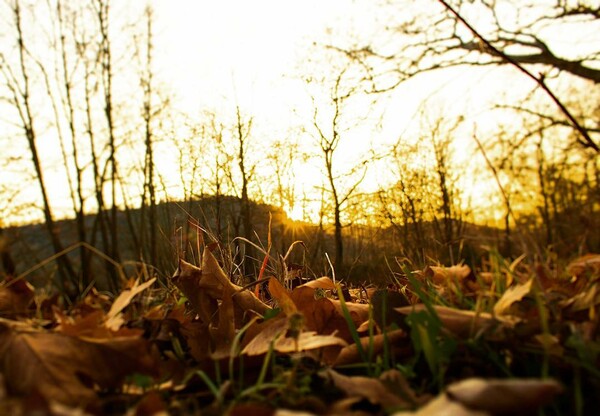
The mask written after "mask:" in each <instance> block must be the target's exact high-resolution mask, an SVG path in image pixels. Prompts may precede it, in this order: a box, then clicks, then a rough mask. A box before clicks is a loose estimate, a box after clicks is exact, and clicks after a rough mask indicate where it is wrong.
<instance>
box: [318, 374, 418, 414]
mask: <svg viewBox="0 0 600 416" xmlns="http://www.w3.org/2000/svg"><path fill="white" fill-rule="evenodd" d="M322 374H323V377H325V378H326V379H328V380H330V381H331V382H332V383H333V384H334V385H335V387H337V388H338V389H340V390H341V391H343V392H344V393H346V395H348V396H350V397H362V398H365V399H367V400H368V401H369V402H371V403H372V404H375V405H380V406H382V407H383V408H391V407H399V406H412V405H413V403H410V402H409V401H406V400H404V399H402V398H401V397H400V396H398V395H396V394H395V393H394V392H393V391H391V390H390V389H388V388H387V386H386V385H385V384H384V383H382V382H381V380H378V379H375V378H370V377H364V376H345V375H342V374H340V373H338V372H336V371H334V370H332V369H326V370H324V371H323V373H322Z"/></svg>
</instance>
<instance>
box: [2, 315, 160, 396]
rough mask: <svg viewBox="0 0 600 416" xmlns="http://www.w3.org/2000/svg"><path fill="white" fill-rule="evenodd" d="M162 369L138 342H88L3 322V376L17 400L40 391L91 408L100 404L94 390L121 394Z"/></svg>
mask: <svg viewBox="0 0 600 416" xmlns="http://www.w3.org/2000/svg"><path fill="white" fill-rule="evenodd" d="M157 368H158V367H157V362H156V360H155V359H154V357H153V355H152V354H151V351H150V348H149V344H148V343H147V342H146V341H145V340H144V339H141V338H138V337H120V338H112V339H107V340H99V339H87V338H79V337H71V336H67V335H63V334H59V333H52V332H45V331H36V330H34V329H32V328H27V327H24V326H23V325H13V324H10V323H7V322H5V321H2V322H0V372H1V373H2V374H3V375H4V377H5V382H6V385H7V388H8V390H10V391H11V392H12V393H13V394H18V395H29V394H32V393H33V392H35V391H37V392H39V393H41V394H42V395H43V396H44V397H45V398H48V399H52V400H56V401H58V402H60V403H63V404H66V405H70V406H77V407H85V406H86V405H87V404H90V403H93V402H95V401H96V400H97V396H96V393H95V391H94V388H93V385H94V384H96V385H98V386H100V387H102V388H116V387H118V386H120V384H121V383H122V381H123V379H124V378H125V377H126V376H128V375H130V374H132V373H136V372H137V373H145V374H150V375H155V374H156V371H157Z"/></svg>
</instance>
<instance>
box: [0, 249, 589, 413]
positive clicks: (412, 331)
mask: <svg viewBox="0 0 600 416" xmlns="http://www.w3.org/2000/svg"><path fill="white" fill-rule="evenodd" d="M599 258H600V256H599V255H586V256H583V257H580V258H577V259H575V260H574V261H573V262H571V263H570V264H569V265H568V266H567V267H565V268H564V270H563V271H562V273H548V272H547V270H546V269H545V267H546V266H544V265H540V264H537V265H535V266H528V265H526V264H525V263H524V262H523V261H522V260H523V259H522V258H520V259H518V261H515V262H513V264H511V265H510V266H508V267H507V268H506V269H505V270H481V271H473V270H472V269H471V268H469V267H468V266H466V265H462V264H459V265H454V266H449V267H444V266H440V265H436V266H430V267H427V268H426V269H425V270H423V271H422V272H418V271H417V272H408V271H405V272H403V273H402V274H401V275H400V276H399V277H400V278H399V279H396V280H394V281H393V282H392V283H390V284H388V285H387V286H386V287H382V288H381V287H380V288H364V287H361V288H358V287H356V288H353V287H346V288H344V291H345V295H344V297H343V298H340V297H339V296H340V294H342V292H343V291H342V288H341V287H340V283H339V282H338V283H337V284H336V283H334V281H333V280H332V279H331V278H329V277H320V278H316V279H313V280H308V281H306V282H305V283H304V284H302V285H299V286H297V287H294V288H292V289H290V288H288V287H287V286H288V285H287V284H283V281H284V280H285V276H283V277H281V276H280V277H277V276H270V277H267V278H263V274H264V273H265V270H266V264H267V257H265V261H263V267H261V274H260V276H259V279H257V282H256V284H255V285H252V284H251V285H248V286H239V285H237V284H235V283H234V282H233V281H232V279H231V277H230V276H228V275H227V273H225V271H224V270H223V268H222V267H221V265H220V264H219V262H218V261H217V259H216V257H215V256H214V255H213V253H212V252H211V250H210V247H209V246H207V247H205V249H204V252H203V255H202V261H201V265H200V267H197V266H195V265H193V264H190V263H187V262H185V261H183V260H181V261H180V262H179V267H178V269H177V271H176V272H175V273H174V275H173V276H172V277H171V278H170V279H167V281H164V282H161V284H160V285H159V284H158V282H157V279H156V278H152V279H148V280H146V281H143V282H142V281H140V279H135V280H134V279H132V280H130V281H129V282H128V283H127V285H126V287H124V288H123V289H122V291H121V292H120V293H119V294H118V295H117V296H116V297H115V298H114V299H111V298H110V297H109V296H106V295H103V294H100V293H99V292H97V291H96V290H95V289H92V290H90V291H89V293H88V294H87V295H86V296H85V297H83V298H82V299H80V300H79V301H77V302H76V303H74V304H72V305H70V306H68V307H65V306H61V305H60V303H59V302H58V300H57V298H56V297H47V298H43V297H40V296H39V295H38V291H37V290H36V288H34V287H32V286H31V285H30V284H29V283H27V282H25V281H22V280H14V279H11V278H6V279H5V281H4V282H3V284H2V285H0V314H1V316H2V317H1V318H0V412H1V413H2V414H28V413H33V412H41V414H57V415H58V414H106V413H111V414H140V415H141V414H154V415H158V414H200V413H201V414H268V415H273V414H393V415H396V416H400V415H428V416H429V415H446V414H448V415H450V414H451V415H501V414H528V413H531V412H536V411H538V410H539V409H542V408H543V409H545V412H546V414H563V413H565V412H567V413H573V414H577V413H579V414H585V413H586V412H588V411H590V406H589V405H586V403H585V401H584V400H583V399H582V397H585V395H586V394H589V393H590V392H594V391H595V392H597V391H600V390H598V389H599V387H600V371H598V368H599V357H600V344H599V336H598V326H599V324H598V322H599V320H598V313H597V307H598V305H599V304H600V295H599V293H600V292H599V290H600V289H599V288H598V285H599V282H600V267H599V266H598V265H599V264H600V261H599V260H598V259H599ZM283 261H284V262H285V260H283ZM280 279H281V280H280ZM401 282H402V283H401ZM262 283H265V286H266V287H265V288H264V289H266V290H258V289H257V286H258V285H259V284H262ZM169 288H171V289H169ZM175 288H176V289H175ZM244 412H245V413H244Z"/></svg>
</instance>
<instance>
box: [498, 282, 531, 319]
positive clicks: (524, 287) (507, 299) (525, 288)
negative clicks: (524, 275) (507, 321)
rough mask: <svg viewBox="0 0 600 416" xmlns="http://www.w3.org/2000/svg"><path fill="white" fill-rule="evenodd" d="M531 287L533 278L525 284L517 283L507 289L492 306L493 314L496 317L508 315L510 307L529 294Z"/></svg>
mask: <svg viewBox="0 0 600 416" xmlns="http://www.w3.org/2000/svg"><path fill="white" fill-rule="evenodd" d="M532 285H533V278H531V279H529V280H528V281H527V282H525V283H517V284H516V285H514V286H511V287H509V288H508V289H507V290H506V292H504V294H503V295H502V297H500V299H498V302H496V304H495V305H494V314H495V315H496V316H500V315H506V314H509V312H510V307H511V306H512V305H513V304H514V303H515V302H519V301H520V300H522V299H523V298H524V297H525V296H527V295H528V294H529V293H530V292H531V288H532Z"/></svg>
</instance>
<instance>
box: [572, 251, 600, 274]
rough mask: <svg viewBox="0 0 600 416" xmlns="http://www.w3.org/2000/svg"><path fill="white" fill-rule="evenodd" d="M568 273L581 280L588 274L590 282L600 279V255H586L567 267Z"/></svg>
mask: <svg viewBox="0 0 600 416" xmlns="http://www.w3.org/2000/svg"><path fill="white" fill-rule="evenodd" d="M567 272H568V273H569V275H571V276H573V277H575V278H580V277H582V276H584V275H585V274H586V273H587V274H588V275H589V277H590V280H595V279H598V278H600V254H586V255H585V256H581V257H579V258H577V259H575V260H573V261H572V262H571V263H569V265H568V266H567Z"/></svg>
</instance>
